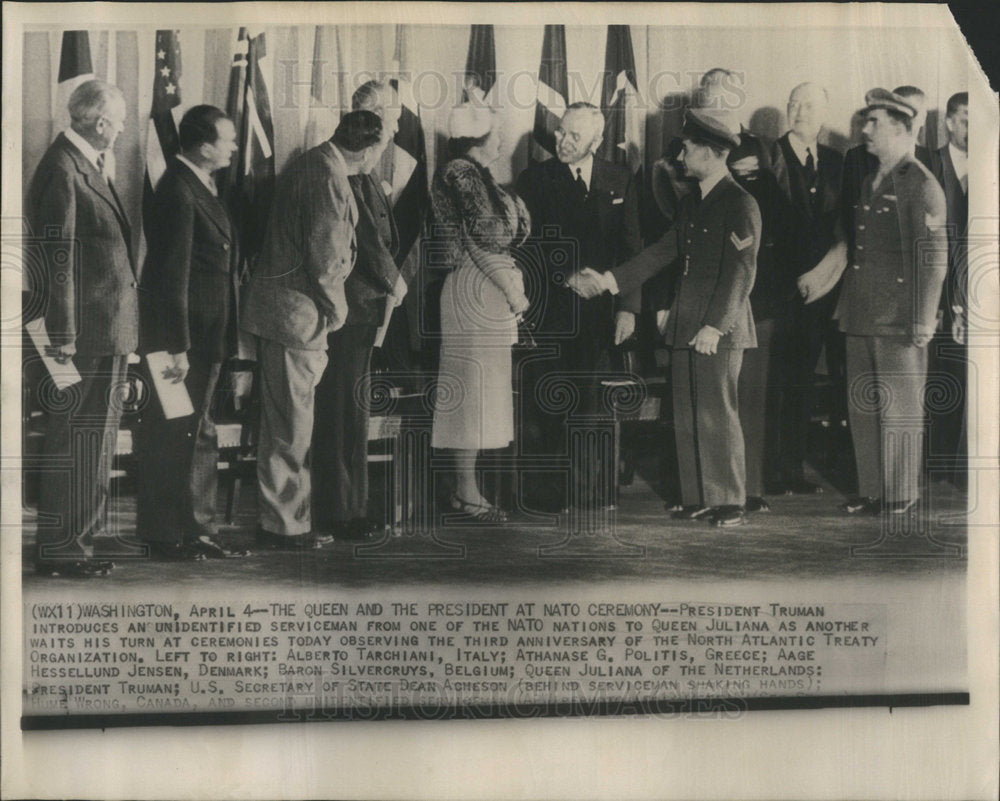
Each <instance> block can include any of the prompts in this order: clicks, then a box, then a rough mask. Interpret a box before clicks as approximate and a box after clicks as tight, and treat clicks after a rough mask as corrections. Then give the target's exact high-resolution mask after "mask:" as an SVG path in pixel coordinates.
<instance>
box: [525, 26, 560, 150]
mask: <svg viewBox="0 0 1000 801" xmlns="http://www.w3.org/2000/svg"><path fill="white" fill-rule="evenodd" d="M568 96H569V78H568V77H567V74H566V29H565V27H564V26H562V25H546V26H545V35H544V37H543V39H542V60H541V63H540V64H539V65H538V96H537V100H536V101H535V129H534V131H533V132H532V136H531V144H532V148H531V149H532V158H534V159H535V160H536V161H545V160H546V159H548V158H550V157H552V156H554V155H555V152H556V142H555V132H556V128H558V127H559V121H560V120H561V119H562V116H563V114H564V113H565V111H566V99H567V97H568Z"/></svg>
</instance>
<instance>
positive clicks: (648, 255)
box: [569, 109, 761, 526]
mask: <svg viewBox="0 0 1000 801" xmlns="http://www.w3.org/2000/svg"><path fill="white" fill-rule="evenodd" d="M682 135H683V137H684V149H683V151H682V153H681V159H682V161H683V164H684V167H685V171H686V172H687V174H688V175H690V176H691V177H692V178H694V179H695V180H697V181H698V191H697V192H694V193H692V194H690V195H688V196H687V197H685V198H684V200H683V201H682V204H681V207H680V213H679V215H678V217H677V219H676V220H675V222H674V224H673V225H672V226H671V228H670V230H668V231H667V233H665V234H664V235H663V237H662V238H661V239H660V240H659V241H658V242H656V243H655V244H653V245H651V246H650V247H648V248H646V249H645V250H643V251H642V252H641V253H640V254H639V255H638V256H636V257H635V258H634V259H631V260H630V261H628V262H626V263H625V264H622V265H620V266H618V267H615V268H613V269H611V270H609V271H607V272H605V273H603V274H601V273H597V272H596V271H593V270H586V271H584V272H582V273H579V274H576V275H574V276H572V277H571V278H570V279H569V283H570V286H571V287H572V288H573V289H574V290H575V291H577V292H579V293H580V294H582V295H583V296H584V297H594V296H597V295H598V294H600V293H601V292H602V291H605V290H607V291H609V292H611V293H612V294H614V293H621V294H623V295H624V296H628V294H629V293H631V292H634V291H636V289H638V288H639V287H641V286H642V285H643V283H645V281H646V280H647V279H648V278H650V277H652V276H653V275H655V274H657V273H659V272H660V271H662V270H663V269H665V268H667V267H669V266H670V265H671V264H673V263H674V262H675V261H676V262H678V264H679V274H678V275H677V276H676V289H675V291H674V301H673V305H672V307H671V309H670V314H669V317H668V320H667V344H668V345H670V347H671V348H672V354H671V383H672V390H673V401H674V421H675V427H676V430H677V453H678V468H679V471H680V476H681V494H682V502H683V508H682V509H681V510H680V511H678V512H676V513H675V515H674V516H675V517H676V518H678V519H687V520H695V519H704V518H707V519H709V520H710V521H711V522H712V523H713V525H716V526H734V525H739V524H740V523H742V522H743V517H744V507H743V503H744V499H745V497H746V486H745V482H746V476H745V464H744V444H743V431H742V429H741V426H740V418H739V411H738V397H737V384H738V380H739V375H740V367H741V364H742V360H743V351H744V350H745V349H746V348H753V347H755V346H756V337H755V332H754V324H753V315H752V313H751V309H750V290H751V288H752V287H753V284H754V277H755V274H756V269H757V250H758V248H759V246H760V235H761V218H760V211H759V210H758V208H757V202H756V201H755V200H754V199H753V197H751V196H750V194H749V193H747V192H746V191H745V190H743V189H742V188H740V186H739V185H738V184H737V183H736V181H735V180H733V177H732V176H731V175H730V173H729V168H728V167H727V166H726V157H727V156H728V154H729V151H730V150H732V148H734V147H738V146H739V144H740V138H739V133H738V128H737V127H736V125H735V124H734V122H733V121H732V118H731V115H729V113H728V112H726V111H724V110H723V111H717V110H710V109H688V111H687V112H686V114H685V122H684V128H683V131H682Z"/></svg>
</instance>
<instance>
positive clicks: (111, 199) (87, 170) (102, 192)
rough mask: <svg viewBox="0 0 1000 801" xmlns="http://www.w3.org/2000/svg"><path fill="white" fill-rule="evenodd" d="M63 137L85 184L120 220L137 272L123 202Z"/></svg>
mask: <svg viewBox="0 0 1000 801" xmlns="http://www.w3.org/2000/svg"><path fill="white" fill-rule="evenodd" d="M60 136H61V137H62V143H63V147H64V148H65V150H66V152H67V153H68V154H69V157H70V158H71V159H73V163H74V164H75V165H76V170H77V172H78V173H80V175H81V176H82V177H83V181H84V183H85V184H86V185H87V186H88V187H89V188H90V190H91V191H92V192H93V193H94V194H95V195H97V196H98V197H100V198H101V200H103V201H104V202H105V203H107V204H108V205H109V206H110V207H111V211H113V212H114V215H115V218H116V219H117V220H118V225H119V226H120V227H121V229H122V238H123V239H124V240H125V246H126V248H127V249H128V257H129V265H130V266H131V268H132V272H133V273H134V272H135V269H136V266H135V259H134V258H133V256H132V226H131V225H129V221H128V215H127V214H125V208H124V207H123V206H122V204H121V200H119V198H118V194H117V193H116V192H115V191H114V189H113V188H112V187H111V185H110V184H109V183H108V181H107V180H106V179H105V177H104V176H103V175H101V173H100V171H99V170H98V169H97V167H95V166H94V165H93V164H91V163H90V160H89V159H88V158H87V157H86V156H84V155H83V153H81V152H80V151H79V150H78V149H77V148H76V147H75V146H74V145H73V143H72V142H70V141H69V139H67V138H66V137H65V136H64V135H63V134H60Z"/></svg>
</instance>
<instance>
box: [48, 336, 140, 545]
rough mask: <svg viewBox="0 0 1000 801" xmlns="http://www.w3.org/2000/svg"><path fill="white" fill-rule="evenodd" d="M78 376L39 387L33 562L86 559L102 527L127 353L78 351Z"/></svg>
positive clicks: (119, 416) (105, 513)
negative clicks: (43, 417) (40, 444)
mask: <svg viewBox="0 0 1000 801" xmlns="http://www.w3.org/2000/svg"><path fill="white" fill-rule="evenodd" d="M73 364H74V365H75V366H76V369H77V370H78V371H79V373H80V379H81V380H80V381H79V382H78V383H76V384H74V385H73V386H71V387H67V388H66V389H65V390H64V391H62V392H58V391H56V390H54V389H53V390H52V392H51V393H46V392H45V391H44V390H42V391H40V392H39V397H40V398H41V403H42V408H43V409H45V410H46V411H47V412H48V420H47V428H46V431H45V445H44V450H43V455H44V461H43V463H42V466H41V469H40V471H39V472H40V474H41V497H40V499H39V504H38V536H37V540H36V541H37V548H36V559H35V561H36V563H38V562H54V561H60V560H76V559H86V558H89V557H91V556H92V555H93V536H94V534H95V533H99V532H101V531H102V530H103V529H104V528H105V524H106V521H107V513H108V506H107V501H108V484H109V482H110V477H111V460H112V459H113V458H114V453H115V444H116V442H117V439H118V424H119V422H120V421H121V416H122V402H123V400H124V398H125V397H126V395H127V392H126V387H125V377H126V358H125V356H90V357H88V356H86V355H77V356H76V357H74V359H73Z"/></svg>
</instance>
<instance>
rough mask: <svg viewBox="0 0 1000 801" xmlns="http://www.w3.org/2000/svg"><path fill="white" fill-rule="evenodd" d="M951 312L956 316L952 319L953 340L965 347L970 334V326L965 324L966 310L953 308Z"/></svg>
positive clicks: (959, 307)
mask: <svg viewBox="0 0 1000 801" xmlns="http://www.w3.org/2000/svg"><path fill="white" fill-rule="evenodd" d="M951 310H952V312H953V313H954V316H953V317H952V318H951V338H952V339H953V340H955V342H957V343H958V344H959V345H964V344H965V338H966V336H967V334H968V326H967V325H966V322H965V309H963V308H962V307H961V306H952V307H951Z"/></svg>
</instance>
